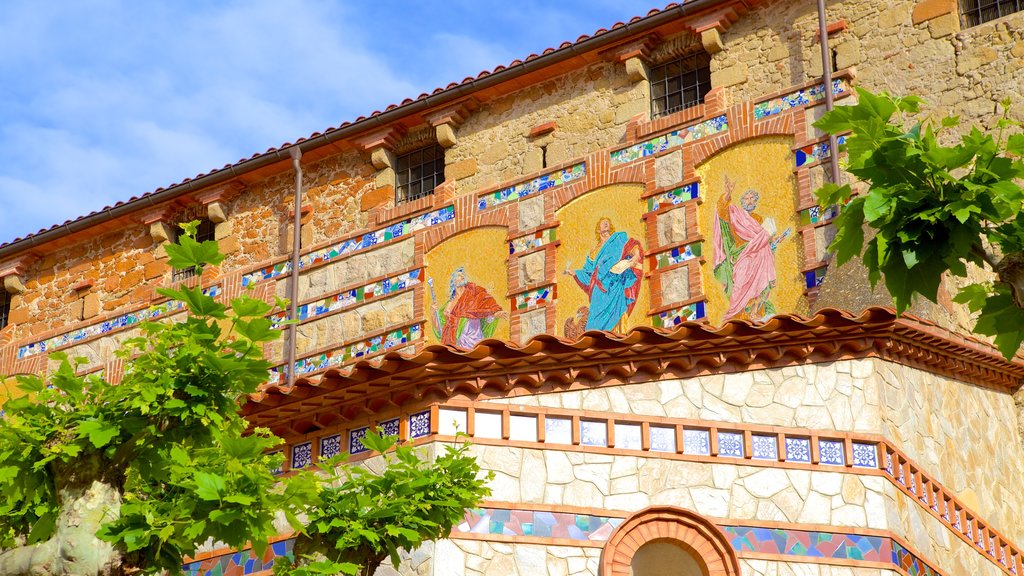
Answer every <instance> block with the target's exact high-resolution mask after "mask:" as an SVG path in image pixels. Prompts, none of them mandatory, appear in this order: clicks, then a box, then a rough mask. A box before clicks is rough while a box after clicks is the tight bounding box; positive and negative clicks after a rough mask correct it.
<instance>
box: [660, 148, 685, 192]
mask: <svg viewBox="0 0 1024 576" xmlns="http://www.w3.org/2000/svg"><path fill="white" fill-rule="evenodd" d="M682 179H683V151H682V150H676V151H675V152H672V153H671V154H666V155H664V156H659V157H657V158H655V159H654V183H655V185H656V186H658V187H659V188H663V187H665V186H672V185H673V184H678V183H679V181H680V180H682Z"/></svg>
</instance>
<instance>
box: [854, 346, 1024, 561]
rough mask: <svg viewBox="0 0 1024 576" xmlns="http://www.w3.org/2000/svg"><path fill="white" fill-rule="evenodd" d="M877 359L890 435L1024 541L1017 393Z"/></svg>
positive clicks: (1023, 456)
mask: <svg viewBox="0 0 1024 576" xmlns="http://www.w3.org/2000/svg"><path fill="white" fill-rule="evenodd" d="M872 362H873V364H874V370H875V374H877V379H878V390H879V392H880V394H881V399H882V402H881V406H882V410H881V413H882V430H881V431H882V434H883V435H884V436H885V437H886V438H888V439H889V440H891V441H893V442H894V443H895V444H896V445H897V446H899V447H901V448H902V449H903V451H904V452H906V454H907V456H909V457H910V458H912V459H914V460H916V461H917V463H918V464H919V465H920V466H922V467H923V468H924V469H925V470H927V471H928V473H929V474H932V475H933V476H934V477H935V478H936V479H937V480H939V481H940V482H941V483H942V484H943V485H945V486H946V487H947V488H948V489H950V490H952V491H953V492H954V493H955V494H956V496H957V498H959V499H960V500H961V501H962V502H963V503H964V504H966V505H967V506H968V507H970V508H972V509H973V510H974V511H975V512H977V513H978V514H981V515H982V516H983V517H984V518H986V519H987V520H988V521H989V522H991V523H992V525H993V527H994V528H996V529H997V530H999V531H1001V532H1003V534H1004V535H1005V536H1006V537H1008V538H1010V539H1011V540H1013V541H1014V542H1018V543H1019V542H1021V541H1022V540H1024V524H1022V522H1021V520H1020V519H1021V517H1022V515H1024V490H1022V489H1021V478H1024V440H1022V439H1021V438H1020V432H1019V429H1018V428H1017V413H1016V412H1017V410H1016V406H1015V405H1014V402H1013V398H1012V396H1010V395H1009V394H1007V393H1006V392H1002V391H998V390H992V389H987V388H982V387H980V386H973V385H969V384H964V383H962V382H958V381H956V380H951V379H949V378H943V377H940V376H935V375H933V374H929V373H927V372H923V371H921V370H917V369H914V368H908V367H906V366H902V365H900V364H895V363H892V362H885V361H881V360H874V361H872Z"/></svg>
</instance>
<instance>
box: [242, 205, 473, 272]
mask: <svg viewBox="0 0 1024 576" xmlns="http://www.w3.org/2000/svg"><path fill="white" fill-rule="evenodd" d="M454 219H455V206H446V207H444V208H440V209H438V210H434V211H433V212H427V213H425V214H420V215H418V216H413V217H412V218H409V219H407V220H404V221H402V222H398V223H397V224H392V225H390V226H388V227H386V228H381V229H379V230H374V231H373V232H367V233H366V234H363V235H362V236H359V237H356V238H349V239H348V240H343V241H341V242H338V243H337V244H334V245H332V246H328V247H327V248H322V249H320V250H316V251H314V252H310V253H308V254H305V255H303V256H301V257H300V258H299V269H300V270H302V269H303V268H308V267H310V266H313V265H315V264H320V263H321V262H329V261H331V260H335V259H337V258H343V257H345V256H348V255H350V254H355V253H356V252H361V251H363V250H366V249H369V248H372V247H374V246H376V245H377V244H380V243H382V242H387V241H389V240H394V239H396V238H402V237H404V236H408V235H409V234H412V233H413V232H416V231H419V230H425V229H427V228H430V227H431V226H437V225H439V224H444V223H445V222H450V221H452V220H454ZM291 270H292V263H291V261H290V260H287V261H284V262H278V263H277V264H274V265H273V266H267V267H266V268H262V269H260V270H256V271H254V272H250V273H248V274H246V275H244V276H242V286H243V287H245V286H251V285H254V284H256V283H258V282H263V281H265V280H271V279H273V278H278V277H280V276H284V275H287V274H289V273H290V272H291Z"/></svg>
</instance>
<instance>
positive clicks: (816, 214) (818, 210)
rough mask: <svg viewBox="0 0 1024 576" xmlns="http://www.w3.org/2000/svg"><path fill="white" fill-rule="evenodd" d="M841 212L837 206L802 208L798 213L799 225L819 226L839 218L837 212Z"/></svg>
mask: <svg viewBox="0 0 1024 576" xmlns="http://www.w3.org/2000/svg"><path fill="white" fill-rule="evenodd" d="M841 210H842V208H840V206H839V204H833V205H831V206H827V207H825V208H822V207H821V206H811V207H810V208H804V209H803V210H801V211H800V225H801V226H808V225H810V224H820V223H823V222H828V221H830V220H832V219H833V218H835V217H836V216H839V212H840V211H841Z"/></svg>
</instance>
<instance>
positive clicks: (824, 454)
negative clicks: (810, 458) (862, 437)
mask: <svg viewBox="0 0 1024 576" xmlns="http://www.w3.org/2000/svg"><path fill="white" fill-rule="evenodd" d="M818 455H819V457H820V458H821V463H822V464H832V465H833V466H842V465H843V464H845V463H846V462H845V460H844V457H843V443H842V442H841V441H839V440H818Z"/></svg>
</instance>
